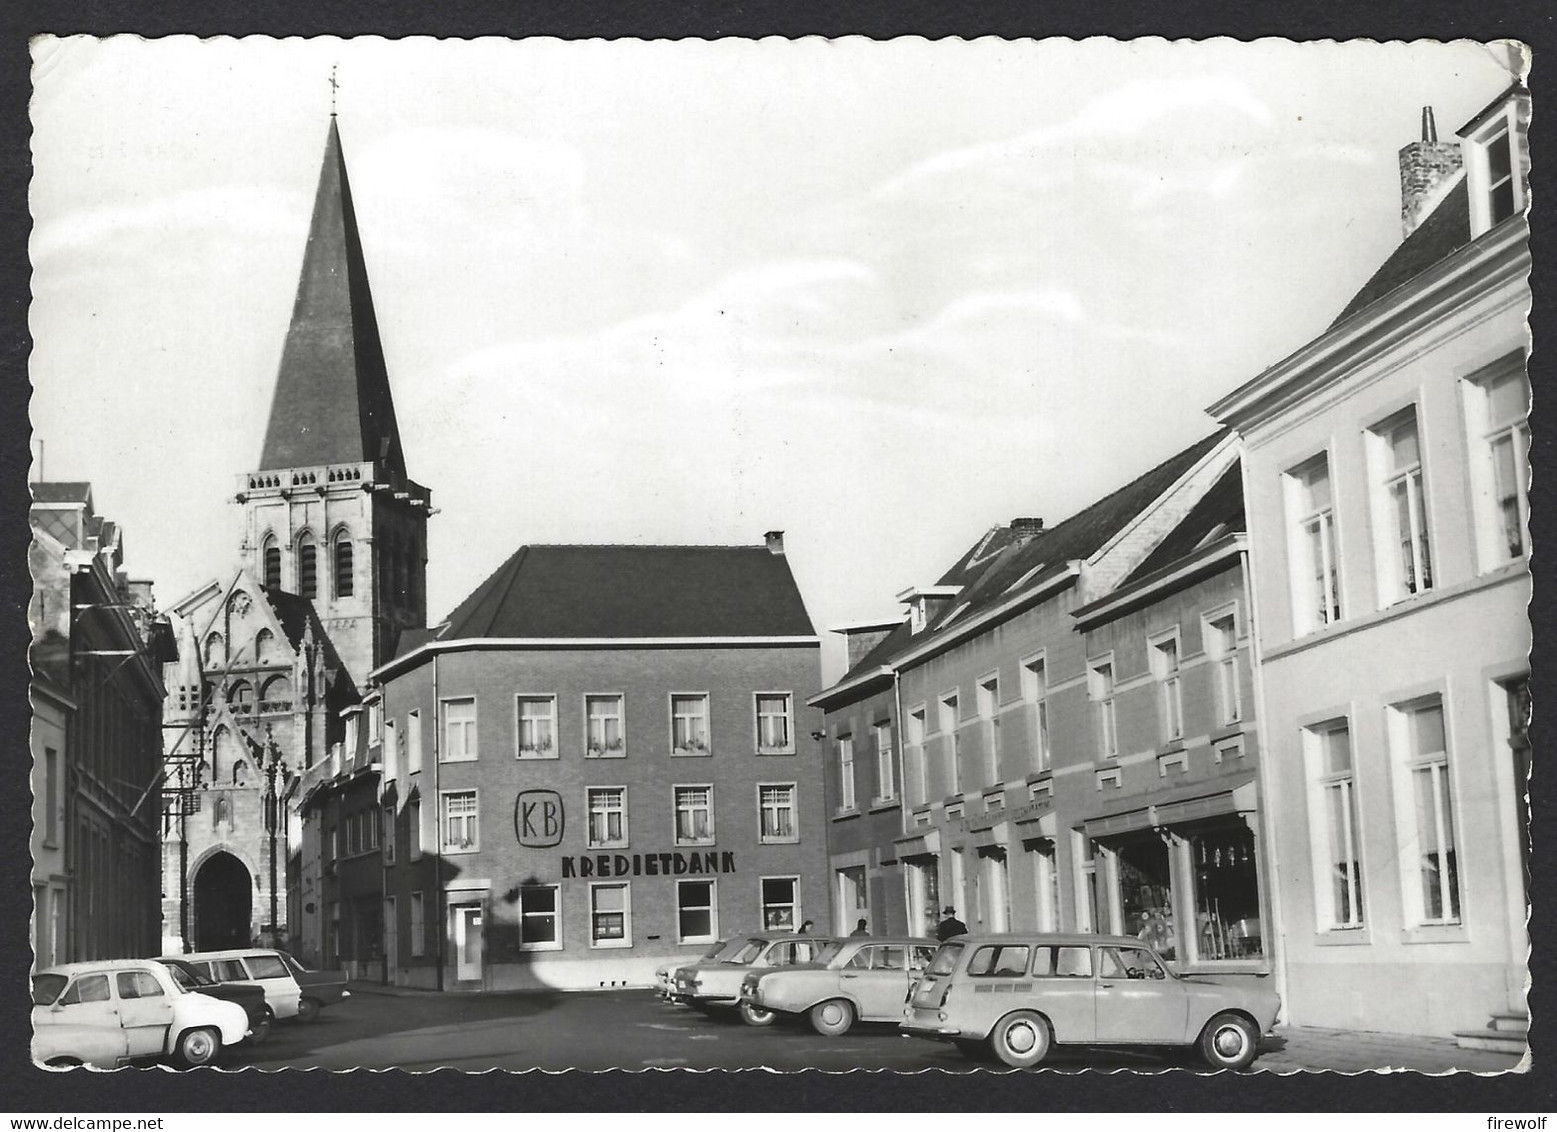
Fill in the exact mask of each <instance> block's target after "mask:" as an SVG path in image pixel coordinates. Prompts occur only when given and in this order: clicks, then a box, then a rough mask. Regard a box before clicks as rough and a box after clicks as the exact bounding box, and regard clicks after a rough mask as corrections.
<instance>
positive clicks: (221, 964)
mask: <svg viewBox="0 0 1557 1132" xmlns="http://www.w3.org/2000/svg"><path fill="white" fill-rule="evenodd" d="M173 958H176V959H182V960H183V961H184V962H185V963H188V964H189V965H190V966H191V967H193V968H194V969H195V970H196V971H198V972H199V973H200V974H202V975H204V976H205V977H206V978H208V979H210V980H211V981H212V982H215V983H252V984H253V985H254V986H257V987H260V988H262V989H263V990H264V991H265V1005H266V1006H268V1007H270V1012H271V1013H272V1014H274V1015H275V1016H276V1017H277V1018H296V1017H297V1016H298V1013H299V1011H300V1010H301V1009H302V1000H303V990H302V987H300V986H299V985H298V982H297V979H296V977H295V976H294V975H293V974H292V970H291V968H289V967H288V966H287V965H286V963H285V962H284V961H283V960H282V958H281V956H280V955H278V954H277V953H276V952H274V951H269V950H266V949H264V948H259V947H240V948H235V949H233V950H231V951H196V952H193V953H192V954H189V955H177V956H174V957H173Z"/></svg>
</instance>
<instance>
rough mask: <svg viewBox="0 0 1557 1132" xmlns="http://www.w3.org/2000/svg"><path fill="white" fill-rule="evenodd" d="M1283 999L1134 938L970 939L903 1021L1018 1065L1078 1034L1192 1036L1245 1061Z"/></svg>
mask: <svg viewBox="0 0 1557 1132" xmlns="http://www.w3.org/2000/svg"><path fill="white" fill-rule="evenodd" d="M1280 1007H1281V1000H1280V999H1279V998H1278V997H1277V995H1276V993H1275V991H1273V990H1271V989H1270V988H1269V987H1267V986H1265V985H1264V984H1263V983H1257V982H1253V981H1251V982H1247V983H1234V982H1230V981H1224V980H1222V979H1219V978H1216V977H1214V976H1209V975H1179V974H1176V973H1174V972H1173V971H1172V970H1170V969H1169V968H1167V967H1166V966H1164V965H1163V963H1162V961H1161V960H1160V959H1159V958H1158V957H1157V954H1156V953H1155V952H1154V951H1152V949H1151V948H1149V947H1147V946H1146V945H1145V944H1143V943H1142V942H1141V941H1140V940H1138V939H1132V938H1130V937H1128V936H1098V935H993V936H960V937H958V938H957V939H955V940H949V941H948V942H946V943H944V944H942V945H941V949H940V950H939V951H938V952H936V954H935V958H934V959H933V960H931V962H930V965H929V966H928V967H927V968H925V971H924V974H923V975H921V976H920V978H919V982H918V983H917V984H916V985H915V987H914V989H913V991H912V994H911V996H910V1001H909V1005H908V1007H907V1009H906V1010H905V1012H904V1019H903V1022H902V1026H901V1028H902V1030H903V1032H905V1033H908V1034H912V1035H914V1036H915V1037H921V1038H932V1039H935V1040H938V1041H950V1042H954V1043H956V1045H957V1046H958V1048H960V1049H961V1050H962V1051H963V1052H964V1053H967V1054H969V1055H971V1056H979V1055H981V1054H982V1053H983V1052H984V1051H985V1049H986V1048H987V1049H990V1050H993V1052H994V1054H995V1056H996V1057H998V1058H999V1059H1000V1060H1001V1061H1003V1062H1004V1063H1005V1064H1007V1065H1010V1066H1014V1067H1017V1068H1026V1067H1028V1066H1032V1065H1037V1064H1038V1063H1039V1062H1040V1061H1042V1060H1043V1059H1044V1058H1045V1057H1046V1056H1048V1053H1049V1050H1050V1049H1051V1048H1052V1047H1053V1046H1054V1045H1055V1044H1056V1043H1059V1044H1062V1045H1063V1044H1069V1043H1075V1044H1078V1045H1193V1046H1198V1047H1199V1050H1200V1054H1201V1056H1202V1057H1203V1058H1205V1060H1206V1061H1207V1062H1208V1063H1210V1064H1211V1065H1212V1066H1214V1067H1215V1068H1217V1069H1244V1068H1247V1067H1248V1066H1249V1064H1250V1063H1251V1062H1252V1061H1253V1060H1254V1058H1255V1055H1256V1054H1257V1053H1258V1050H1259V1042H1260V1036H1261V1035H1262V1034H1264V1033H1265V1032H1266V1031H1267V1030H1268V1029H1270V1027H1271V1026H1272V1025H1273V1024H1274V1023H1275V1021H1276V1013H1277V1011H1278V1010H1279V1009H1280Z"/></svg>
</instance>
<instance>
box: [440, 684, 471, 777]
mask: <svg viewBox="0 0 1557 1132" xmlns="http://www.w3.org/2000/svg"><path fill="white" fill-rule="evenodd" d="M475 757H476V700H475V697H473V696H467V697H465V698H464V699H458V700H444V701H443V750H442V751H441V752H439V761H440V762H446V763H458V762H470V761H472V760H473V759H475Z"/></svg>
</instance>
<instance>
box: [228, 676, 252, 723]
mask: <svg viewBox="0 0 1557 1132" xmlns="http://www.w3.org/2000/svg"><path fill="white" fill-rule="evenodd" d="M227 710H228V711H230V712H232V713H233V714H234V715H249V714H250V713H251V712H253V711H254V687H253V685H251V684H250V683H249V682H248V681H246V680H239V681H238V682H237V683H235V684H234V685H233V686H232V687H231V688H229V689H227Z"/></svg>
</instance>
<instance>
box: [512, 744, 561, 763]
mask: <svg viewBox="0 0 1557 1132" xmlns="http://www.w3.org/2000/svg"><path fill="white" fill-rule="evenodd" d="M519 757H520V758H521V759H554V758H556V757H557V748H556V747H555V745H553V743H552V741H551V740H550V739H547V740H545V741H544V742H541V743H520V744H519Z"/></svg>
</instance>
